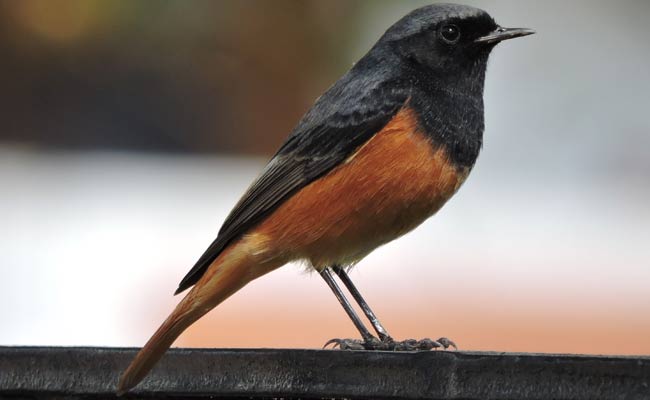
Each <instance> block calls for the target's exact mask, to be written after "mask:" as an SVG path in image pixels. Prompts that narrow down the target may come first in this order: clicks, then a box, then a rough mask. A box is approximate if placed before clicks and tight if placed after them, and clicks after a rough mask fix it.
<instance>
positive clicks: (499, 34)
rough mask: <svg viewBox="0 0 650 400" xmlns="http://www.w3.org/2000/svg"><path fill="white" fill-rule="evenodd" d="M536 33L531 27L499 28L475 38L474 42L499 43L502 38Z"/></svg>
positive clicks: (506, 38)
mask: <svg viewBox="0 0 650 400" xmlns="http://www.w3.org/2000/svg"><path fill="white" fill-rule="evenodd" d="M535 33H537V32H536V31H535V30H533V29H528V28H501V27H499V28H498V29H497V30H496V31H494V32H492V33H490V34H488V35H486V36H482V37H480V38H478V39H476V40H475V41H474V42H475V43H499V42H501V41H504V40H508V39H514V38H518V37H523V36H528V35H533V34H535Z"/></svg>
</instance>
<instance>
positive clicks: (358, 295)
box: [332, 265, 393, 342]
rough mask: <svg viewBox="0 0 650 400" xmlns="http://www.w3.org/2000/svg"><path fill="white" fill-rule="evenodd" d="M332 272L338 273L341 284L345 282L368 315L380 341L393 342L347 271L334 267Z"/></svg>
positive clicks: (337, 266)
mask: <svg viewBox="0 0 650 400" xmlns="http://www.w3.org/2000/svg"><path fill="white" fill-rule="evenodd" d="M332 270H333V271H334V272H335V273H336V275H338V276H339V278H340V279H341V282H343V284H344V285H345V287H346V288H348V290H349V291H350V294H352V297H354V300H356V301H357V303H358V304H359V306H360V307H361V309H362V310H363V313H364V314H366V317H368V320H370V323H371V324H372V327H373V328H375V331H377V335H379V339H381V341H382V342H386V341H392V340H393V338H391V337H390V335H389V334H388V331H387V330H386V328H384V326H383V325H382V324H381V322H379V319H378V318H377V316H376V315H375V313H374V312H373V311H372V309H370V306H369V305H368V303H367V302H366V300H364V298H363V296H361V293H360V292H359V289H357V288H356V286H354V283H352V280H351V279H350V277H349V276H348V274H347V273H346V272H345V270H344V269H343V268H341V267H340V266H339V265H334V266H332Z"/></svg>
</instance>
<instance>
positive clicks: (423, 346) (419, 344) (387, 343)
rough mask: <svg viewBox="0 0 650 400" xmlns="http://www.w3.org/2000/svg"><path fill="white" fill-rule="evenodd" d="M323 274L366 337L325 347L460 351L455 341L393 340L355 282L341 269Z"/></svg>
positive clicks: (326, 271) (443, 339) (322, 272)
mask: <svg viewBox="0 0 650 400" xmlns="http://www.w3.org/2000/svg"><path fill="white" fill-rule="evenodd" d="M330 269H331V270H333V271H334V272H335V273H336V275H338V277H339V278H340V279H341V281H342V282H343V284H344V285H345V287H346V288H347V289H348V290H349V291H350V294H352V297H353V298H354V300H356V302H357V303H358V304H359V306H360V307H361V309H362V310H363V313H364V314H365V315H366V317H367V318H368V320H370V323H371V324H372V326H373V328H375V331H377V334H378V335H379V339H380V340H377V338H375V337H374V336H373V335H372V334H371V333H370V332H369V331H368V329H367V328H366V327H365V325H364V324H363V322H361V320H360V319H359V316H358V315H357V313H356V312H355V311H354V310H353V309H352V306H351V305H350V302H349V301H348V300H347V298H346V297H345V295H344V294H343V292H341V289H340V288H339V287H338V285H337V284H336V282H335V281H334V278H333V277H332V274H331V272H330ZM320 274H321V276H322V277H323V279H325V281H326V282H327V284H328V285H329V287H330V288H331V289H332V291H333V292H334V294H335V295H336V298H337V299H338V300H339V302H340V303H341V305H342V306H343V308H344V309H345V311H346V312H347V313H348V315H349V316H350V319H352V322H354V325H355V326H356V327H357V329H358V330H359V332H361V336H362V337H363V340H355V339H332V340H330V341H328V342H327V343H325V346H328V345H330V344H334V347H339V348H340V349H343V350H393V351H415V350H433V349H438V348H443V349H448V348H449V347H453V348H455V349H457V347H456V344H455V343H454V342H453V341H452V340H450V339H447V338H445V337H441V338H440V339H438V340H431V339H429V338H425V339H422V340H415V339H407V340H404V341H400V342H397V341H395V340H393V338H392V337H391V336H390V335H389V334H388V331H387V330H386V328H384V326H383V325H382V324H381V322H379V319H378V318H377V316H376V315H375V313H374V312H373V311H372V309H371V308H370V306H369V305H368V303H367V302H366V300H365V299H364V298H363V296H362V295H361V292H359V289H357V288H356V286H354V283H352V280H351V279H350V277H349V276H348V274H347V273H346V272H345V270H344V269H343V268H342V267H341V266H339V265H333V266H332V267H328V268H325V269H324V270H323V271H321V273H320Z"/></svg>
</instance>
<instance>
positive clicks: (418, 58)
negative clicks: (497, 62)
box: [377, 4, 534, 75]
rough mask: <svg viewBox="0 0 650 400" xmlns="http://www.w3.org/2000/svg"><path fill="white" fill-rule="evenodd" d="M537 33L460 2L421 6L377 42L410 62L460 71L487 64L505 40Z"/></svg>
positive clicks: (443, 71) (445, 71)
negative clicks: (508, 24) (500, 21)
mask: <svg viewBox="0 0 650 400" xmlns="http://www.w3.org/2000/svg"><path fill="white" fill-rule="evenodd" d="M532 33H534V32H533V31H532V30H530V29H522V28H515V29H506V28H502V27H500V26H499V25H498V24H497V23H496V22H495V21H494V19H493V18H492V17H491V16H490V15H489V14H488V13H486V12H485V11H483V10H480V9H478V8H474V7H469V6H463V5H458V4H433V5H429V6H425V7H421V8H418V9H416V10H414V11H412V12H410V13H409V14H407V15H406V16H404V17H403V18H402V19H400V20H399V21H397V22H396V23H395V24H394V25H393V26H392V27H390V28H389V29H388V31H386V33H385V34H384V36H382V38H381V39H380V40H379V42H378V43H377V48H378V50H380V51H386V50H388V49H390V51H391V52H392V53H395V54H398V55H399V56H400V58H402V59H403V60H404V61H406V62H407V63H411V64H415V65H417V66H420V67H424V68H426V69H429V70H433V71H435V72H437V75H440V74H442V75H447V74H454V75H455V74H458V73H462V71H464V70H466V68H467V67H476V64H477V63H478V64H484V63H485V62H486V61H487V56H488V55H489V53H490V51H491V50H492V48H494V46H495V45H496V44H497V43H499V42H500V41H502V40H505V39H512V38H515V37H520V36H526V35H530V34H532Z"/></svg>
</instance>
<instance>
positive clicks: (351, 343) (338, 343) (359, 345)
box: [323, 339, 366, 350]
mask: <svg viewBox="0 0 650 400" xmlns="http://www.w3.org/2000/svg"><path fill="white" fill-rule="evenodd" d="M330 344H333V346H332V349H336V348H339V349H341V350H366V346H365V344H366V343H365V342H363V341H361V340H356V339H330V340H328V341H327V343H325V345H324V346H323V348H326V347H327V346H329V345H330Z"/></svg>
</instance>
